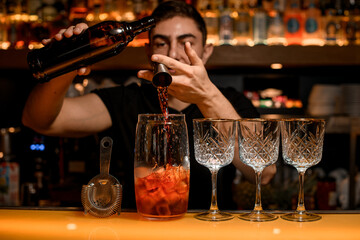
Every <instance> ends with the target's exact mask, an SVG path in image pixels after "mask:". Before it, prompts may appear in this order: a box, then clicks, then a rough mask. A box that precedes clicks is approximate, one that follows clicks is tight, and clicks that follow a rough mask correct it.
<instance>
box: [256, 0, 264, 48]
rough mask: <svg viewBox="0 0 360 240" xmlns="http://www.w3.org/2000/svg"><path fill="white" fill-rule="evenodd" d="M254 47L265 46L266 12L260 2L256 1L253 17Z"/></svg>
mask: <svg viewBox="0 0 360 240" xmlns="http://www.w3.org/2000/svg"><path fill="white" fill-rule="evenodd" d="M253 38H254V45H267V12H266V11H265V9H264V8H263V4H262V0H258V2H257V8H256V9H255V12H254V17H253Z"/></svg>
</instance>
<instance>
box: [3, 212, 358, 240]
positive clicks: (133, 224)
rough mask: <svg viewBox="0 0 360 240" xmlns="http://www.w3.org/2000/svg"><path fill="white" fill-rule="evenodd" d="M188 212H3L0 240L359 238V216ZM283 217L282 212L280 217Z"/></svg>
mask: <svg viewBox="0 0 360 240" xmlns="http://www.w3.org/2000/svg"><path fill="white" fill-rule="evenodd" d="M195 214H196V212H189V213H187V214H186V215H185V216H184V217H183V218H179V219H175V220H168V221H150V220H146V219H143V218H141V217H140V216H139V215H138V214H137V213H136V212H121V214H120V215H113V216H111V217H109V218H96V217H93V216H91V215H88V214H87V215H84V213H83V212H82V211H81V210H71V211H69V210H38V209H32V210H28V209H16V208H14V209H0V239H1V240H7V239H36V240H40V239H51V240H55V239H62V240H63V239H77V240H80V239H146V240H148V239H156V240H160V239H167V240H169V239H181V240H188V239H206V240H210V239H224V240H225V239H244V240H252V239H262V240H271V239H286V240H289V239H306V240H310V239H317V240H320V239H324V240H325V239H326V240H330V239H336V240H339V239H341V240H344V239H354V240H355V239H360V212H354V211H349V212H320V215H321V216H322V219H321V220H319V221H316V222H307V223H298V222H289V221H285V220H283V219H281V218H279V219H277V220H275V221H271V222H262V223H255V222H247V221H243V220H240V219H239V218H237V216H238V215H239V212H233V214H234V215H235V218H234V219H232V220H229V221H224V222H205V221H200V220H197V219H195V218H194V215H195ZM275 214H278V215H279V216H280V215H281V214H282V213H277V212H275Z"/></svg>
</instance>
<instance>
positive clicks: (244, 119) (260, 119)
mask: <svg viewBox="0 0 360 240" xmlns="http://www.w3.org/2000/svg"><path fill="white" fill-rule="evenodd" d="M236 121H239V122H242V121H244V122H245V121H247V122H280V119H273V118H240V119H237V120H236Z"/></svg>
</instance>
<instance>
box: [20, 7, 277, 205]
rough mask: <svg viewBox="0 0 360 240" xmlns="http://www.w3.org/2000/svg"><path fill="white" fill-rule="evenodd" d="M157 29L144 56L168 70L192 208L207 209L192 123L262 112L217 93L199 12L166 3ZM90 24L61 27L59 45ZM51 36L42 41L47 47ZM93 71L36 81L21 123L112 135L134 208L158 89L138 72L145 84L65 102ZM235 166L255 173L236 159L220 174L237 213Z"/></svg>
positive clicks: (127, 199) (265, 178) (48, 130)
mask: <svg viewBox="0 0 360 240" xmlns="http://www.w3.org/2000/svg"><path fill="white" fill-rule="evenodd" d="M152 16H153V17H154V18H155V20H156V26H155V27H154V28H153V29H152V30H151V31H150V32H149V44H147V45H146V47H145V49H146V53H147V54H148V56H149V59H151V61H153V62H158V63H162V64H164V65H166V66H167V67H168V68H169V69H170V73H171V74H172V83H171V85H170V86H169V88H168V93H169V99H168V104H169V113H183V114H185V116H186V123H187V126H188V131H189V136H190V137H189V147H190V162H191V163H190V171H191V172H190V174H191V177H190V195H189V209H208V208H209V206H210V198H209V196H210V195H211V182H210V181H209V179H210V175H209V174H210V173H209V171H208V169H207V168H205V167H204V166H201V165H200V164H198V163H197V162H196V160H195V157H194V146H193V138H192V135H193V134H192V133H193V127H192V119H194V118H204V117H206V118H231V119H239V118H244V117H247V118H248V117H259V114H258V112H257V111H256V109H255V108H254V106H253V105H252V104H251V101H249V100H248V99H247V98H246V97H245V96H244V95H243V94H242V93H240V92H237V91H236V90H235V89H233V88H218V87H216V86H215V85H214V84H213V83H212V81H211V80H210V79H209V76H208V74H207V71H206V69H205V66H204V65H205V63H206V62H207V60H208V59H209V58H210V56H211V54H212V52H213V46H212V45H211V44H206V35H207V32H206V26H205V23H204V20H203V19H202V17H201V15H200V14H199V12H198V11H197V10H196V9H195V8H194V7H193V6H191V5H188V4H186V3H184V2H183V1H166V2H163V3H161V4H159V5H158V7H157V8H156V9H155V10H154V12H153V13H152ZM87 27H88V26H87V25H86V24H85V23H80V24H77V25H76V26H71V27H69V28H67V29H63V30H61V31H60V32H59V33H58V34H56V35H55V36H54V38H55V39H56V40H57V41H61V40H62V39H63V38H69V37H71V36H72V35H74V34H75V35H77V34H80V33H81V32H82V31H83V30H84V29H86V28H87ZM49 41H51V40H50V39H46V40H43V43H44V44H47V43H48V42H49ZM89 73H90V67H86V68H81V69H78V70H76V71H73V72H70V73H67V74H64V75H62V76H59V77H57V78H54V79H52V80H51V81H49V82H46V83H43V84H38V85H36V86H35V87H34V89H33V90H32V91H31V93H30V95H29V97H28V99H27V102H26V104H25V108H24V111H23V116H22V121H23V124H24V125H25V126H28V127H30V128H32V129H34V130H35V131H37V132H39V133H41V134H44V135H50V136H62V137H84V136H89V135H91V134H99V135H100V136H105V135H108V136H111V137H112V138H113V139H114V148H113V155H112V161H111V166H110V173H111V174H112V175H114V176H116V177H117V178H118V179H119V180H120V182H121V183H122V185H123V202H122V208H124V209H126V208H130V209H135V208H136V204H135V194H134V162H133V161H134V145H135V128H136V123H137V117H138V114H141V113H161V108H160V104H159V100H158V95H157V90H156V88H155V87H153V86H152V84H149V83H150V81H151V79H152V77H153V72H152V71H149V70H141V71H139V72H138V77H139V78H140V79H144V80H148V81H143V82H142V84H140V85H139V84H130V85H128V86H126V87H125V86H116V87H112V88H104V89H97V90H94V91H93V92H92V93H89V94H86V95H84V96H80V97H75V98H67V97H65V95H66V92H67V90H68V88H69V86H70V85H71V83H72V82H73V79H74V78H75V77H76V76H77V75H87V74H89ZM236 169H238V170H240V171H241V173H242V174H243V175H244V176H245V177H246V178H247V179H249V180H250V181H254V180H255V177H254V176H255V175H254V171H253V170H252V169H251V168H250V167H248V166H246V165H244V164H243V163H242V162H241V161H240V158H239V154H235V157H234V160H233V164H232V165H228V166H226V167H224V168H223V169H222V170H221V171H220V173H219V176H218V178H219V183H220V184H219V185H218V191H219V193H221V195H220V196H218V204H219V207H220V208H222V209H236V205H235V204H234V201H233V198H232V181H233V178H234V177H235V171H236ZM275 172H276V167H275V166H274V165H272V166H269V167H267V168H266V169H265V170H264V172H263V175H262V183H263V184H266V183H268V182H269V181H270V180H271V179H272V177H273V176H274V174H275Z"/></svg>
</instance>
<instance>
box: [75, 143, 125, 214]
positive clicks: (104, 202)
mask: <svg viewBox="0 0 360 240" xmlns="http://www.w3.org/2000/svg"><path fill="white" fill-rule="evenodd" d="M112 143H113V141H112V139H111V138H110V137H104V138H103V139H102V140H101V142H100V174H98V175H96V176H95V177H94V178H92V179H91V180H90V181H89V183H88V185H83V187H82V191H81V202H82V204H83V206H84V211H85V214H86V213H90V214H91V215H93V216H95V217H109V216H111V215H113V214H114V213H118V214H120V211H121V200H122V186H121V184H120V183H119V181H118V180H117V179H116V178H115V177H114V176H112V175H110V174H109V168H110V159H111V149H112Z"/></svg>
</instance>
